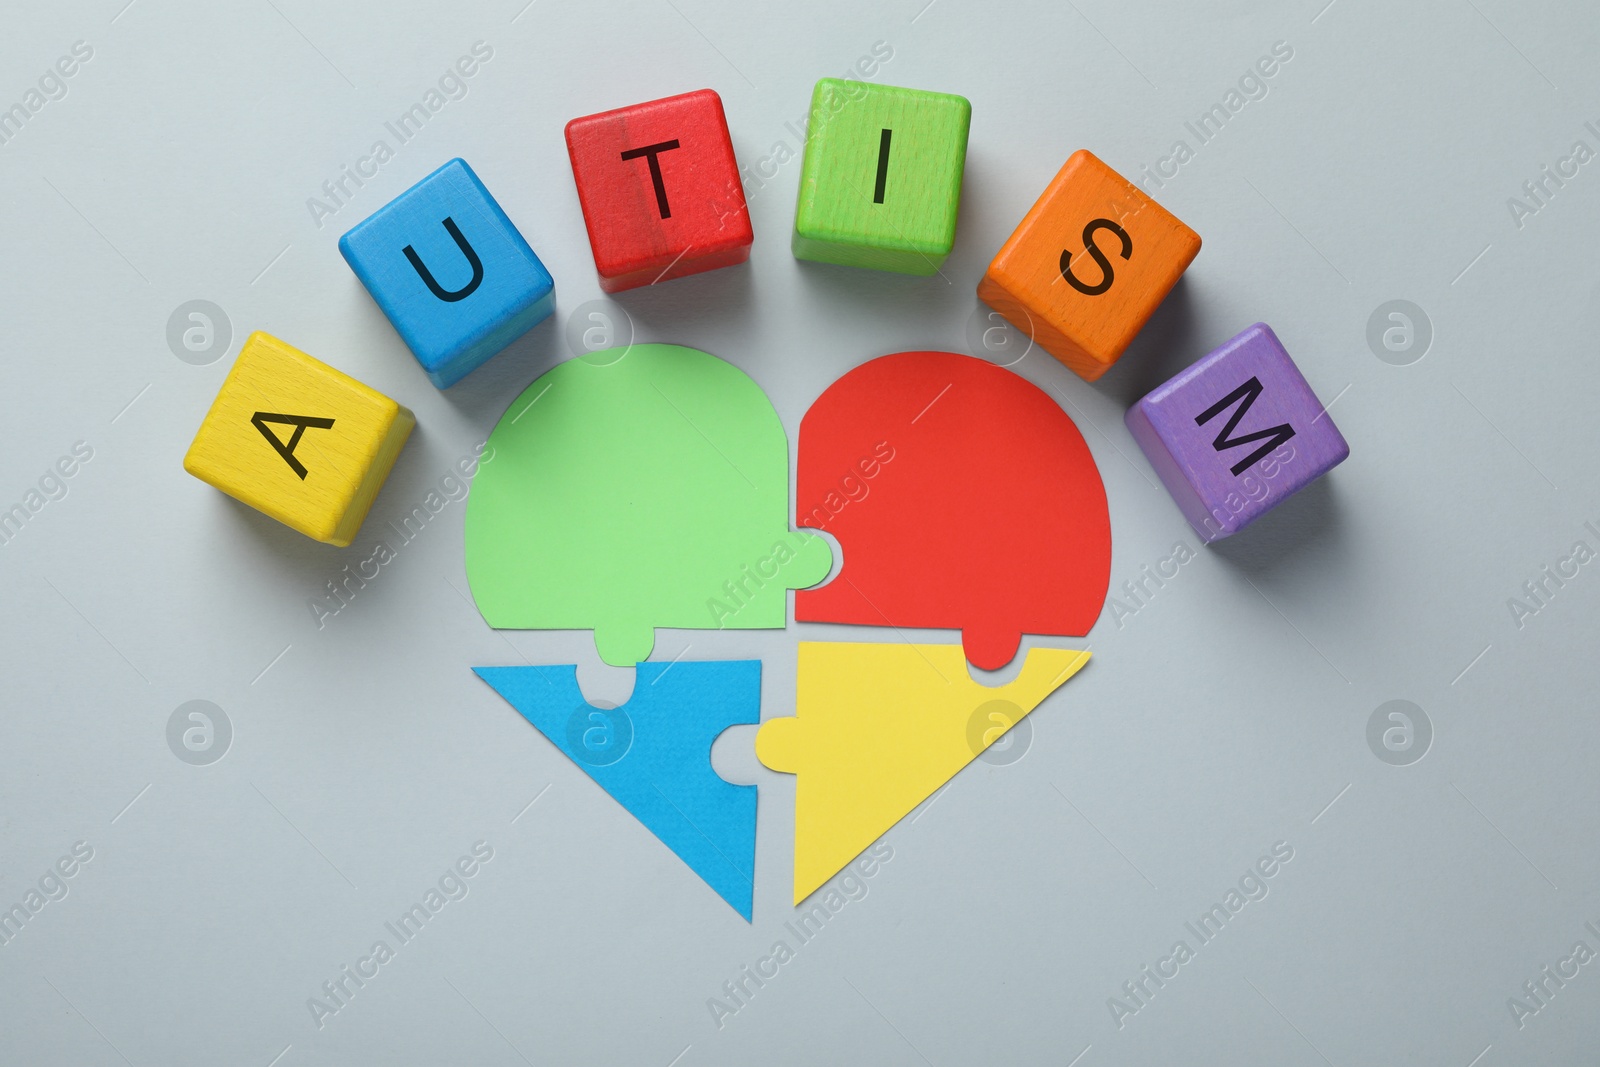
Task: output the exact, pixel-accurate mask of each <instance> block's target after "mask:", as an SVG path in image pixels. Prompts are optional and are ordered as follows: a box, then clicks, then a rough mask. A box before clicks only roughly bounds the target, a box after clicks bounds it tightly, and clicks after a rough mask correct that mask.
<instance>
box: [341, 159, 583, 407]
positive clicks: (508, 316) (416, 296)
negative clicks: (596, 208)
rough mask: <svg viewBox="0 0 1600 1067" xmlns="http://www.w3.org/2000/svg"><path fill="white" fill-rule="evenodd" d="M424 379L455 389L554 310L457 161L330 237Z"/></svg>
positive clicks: (549, 293) (546, 282) (518, 247)
mask: <svg viewBox="0 0 1600 1067" xmlns="http://www.w3.org/2000/svg"><path fill="white" fill-rule="evenodd" d="M339 253H340V254H341V255H343V256H344V258H345V262H346V263H349V264H350V269H351V270H353V271H355V272H356V277H358V278H360V279H361V284H362V285H364V286H366V287H367V292H369V293H371V294H372V299H374V300H376V301H377V302H378V306H379V307H380V308H382V309H383V313H384V314H385V315H387V316H389V321H390V322H391V323H393V324H394V328H395V329H396V330H397V331H399V334H400V337H401V338H402V339H403V340H404V341H405V343H406V345H407V346H408V347H410V349H411V351H412V354H413V355H415V356H416V357H417V362H419V363H421V364H422V369H423V370H425V371H427V372H428V377H429V379H431V380H432V382H433V384H434V385H436V386H438V387H439V388H440V389H444V388H446V387H447V386H451V385H454V384H455V383H456V382H458V381H460V380H461V379H462V378H463V377H465V376H466V374H467V372H468V371H471V370H473V369H475V368H476V367H478V366H480V365H481V364H483V363H484V362H485V361H486V360H488V358H489V357H490V356H492V355H494V354H495V353H496V352H498V351H500V350H501V349H502V348H504V347H506V345H508V344H510V343H511V342H512V341H514V340H516V339H517V338H518V337H520V336H522V335H523V334H524V333H526V332H527V331H528V330H530V329H532V328H533V327H534V326H535V325H537V324H538V323H540V322H542V321H544V320H545V319H546V318H548V317H549V315H550V313H551V312H552V311H553V310H555V282H554V281H552V280H551V278H550V272H549V271H547V270H545V268H544V264H543V263H541V262H539V257H538V256H536V255H534V254H533V249H531V248H529V247H528V242H527V241H525V240H523V239H522V234H520V233H518V232H517V228H516V227H515V226H513V225H512V224H511V220H510V219H508V218H506V213H505V212H504V211H501V210H500V205H499V204H497V203H495V200H494V197H492V196H490V195H489V190H487V189H485V188H484V187H483V183H482V182H480V181H479V180H478V176H477V175H476V174H474V173H472V168H471V167H469V166H467V164H466V161H465V160H461V159H452V160H451V161H450V162H448V163H446V164H445V165H444V166H442V167H440V168H439V169H438V170H436V171H434V172H433V173H432V174H430V175H428V176H427V177H426V178H424V179H422V180H421V181H420V182H418V183H417V184H415V185H413V186H412V187H411V188H409V189H407V190H406V191H405V192H403V193H401V194H400V195H399V196H397V197H395V198H394V199H393V200H392V201H390V202H389V203H388V204H386V205H384V206H383V207H382V208H380V209H379V210H378V212H377V213H376V214H374V215H373V216H372V217H371V218H368V219H366V220H364V221H362V222H361V223H359V224H358V225H357V226H356V227H355V228H354V229H352V230H351V231H350V232H349V233H347V234H345V235H344V236H343V237H341V238H339Z"/></svg>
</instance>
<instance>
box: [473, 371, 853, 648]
mask: <svg viewBox="0 0 1600 1067" xmlns="http://www.w3.org/2000/svg"><path fill="white" fill-rule="evenodd" d="M489 451H490V453H491V454H492V455H493V457H494V458H493V462H487V461H486V462H485V463H484V466H483V469H482V472H481V473H480V474H479V475H478V477H477V480H476V481H475V482H474V483H473V486H472V495H471V496H470V497H468V499H467V514H466V563H467V579H468V581H469V582H470V583H471V586H472V595H473V598H474V599H475V600H476V601H477V604H478V610H479V611H481V612H482V613H483V617H484V619H485V620H487V621H488V623H489V625H491V626H494V627H497V628H501V629H556V630H570V629H577V630H584V629H590V628H592V629H593V630H594V631H595V645H596V647H597V648H598V650H599V652H600V657H601V659H603V660H604V661H605V662H607V663H610V664H613V665H615V666H632V665H633V664H634V663H637V662H640V661H642V660H644V659H646V658H647V657H648V656H649V655H650V649H651V647H652V645H653V644H654V641H655V636H654V633H653V628H654V627H658V626H666V627H678V628H686V629H695V630H706V629H711V630H719V629H781V628H782V627H783V625H784V623H785V621H786V613H787V607H788V605H787V590H789V589H797V588H801V587H803V586H807V585H811V584H814V583H816V582H819V581H821V580H822V579H823V578H824V577H826V576H827V573H828V568H829V565H830V563H831V553H830V551H829V549H828V545H827V542H825V541H824V540H823V539H822V538H819V537H816V536H813V535H812V534H808V533H798V532H793V531H791V530H790V529H789V518H788V516H789V445H788V439H787V438H786V437H785V435H784V432H783V424H782V423H781V422H779V421H778V415H777V412H775V411H774V410H773V409H772V404H771V403H770V402H769V401H768V400H767V397H766V394H765V393H763V392H762V391H761V387H760V386H758V385H756V383H755V382H753V381H751V380H750V378H749V377H748V376H747V375H746V374H745V373H744V372H743V371H741V370H739V369H738V368H737V367H735V366H733V365H732V364H731V363H725V362H724V361H722V360H720V359H718V358H716V357H715V356H711V355H707V354H706V353H704V352H699V351H696V350H695V349H692V348H681V347H678V346H677V345H658V344H638V345H632V346H630V347H628V348H620V349H606V350H604V351H600V352H593V353H590V354H588V355H586V356H583V357H580V358H578V359H574V360H570V361H568V362H566V363H562V364H560V365H558V366H556V367H554V368H552V369H551V370H549V371H547V372H546V373H545V374H544V375H542V376H541V377H540V378H539V379H538V380H536V381H535V382H534V383H533V384H532V385H530V386H529V387H528V388H527V390H526V391H525V392H524V393H523V394H522V395H521V396H519V397H518V398H517V399H516V400H514V401H512V403H511V407H510V408H509V409H507V411H506V414H505V415H504V417H502V418H501V420H500V423H499V425H497V426H496V427H495V429H494V432H493V433H492V434H490V436H489Z"/></svg>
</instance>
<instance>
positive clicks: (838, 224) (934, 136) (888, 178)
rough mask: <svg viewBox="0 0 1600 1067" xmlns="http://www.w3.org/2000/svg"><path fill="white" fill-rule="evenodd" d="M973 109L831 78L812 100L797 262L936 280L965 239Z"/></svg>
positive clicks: (958, 101)
mask: <svg viewBox="0 0 1600 1067" xmlns="http://www.w3.org/2000/svg"><path fill="white" fill-rule="evenodd" d="M971 121H972V105H971V104H970V103H968V102H967V100H966V98H965V97H961V96H953V95H951V94H949V93H931V92H924V91H923V90H920V89H900V88H896V87H894V86H891V85H868V84H867V83H865V82H858V81H843V80H840V79H838V78H823V79H822V80H821V81H819V82H817V87H816V90H815V91H814V92H813V93H812V94H811V117H810V120H809V122H808V124H807V126H806V154H805V162H804V163H803V164H801V168H800V201H799V204H798V205H797V206H796V207H795V214H794V239H793V242H792V246H793V249H794V254H795V258H797V259H810V260H815V261H817V262H819V263H839V264H843V265H844V266H847V267H868V268H871V269H873V270H888V271H896V272H899V273H901V274H920V275H929V274H934V273H936V272H937V271H938V270H939V268H940V267H941V266H943V265H944V261H945V259H946V257H948V256H949V255H950V249H951V247H952V246H954V244H955V239H956V211H957V208H958V207H959V205H960V202H961V176H962V173H963V171H964V169H965V167H966V163H967V128H968V126H969V125H970V124H971Z"/></svg>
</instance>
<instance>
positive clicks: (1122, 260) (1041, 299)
mask: <svg viewBox="0 0 1600 1067" xmlns="http://www.w3.org/2000/svg"><path fill="white" fill-rule="evenodd" d="M1199 251H1200V235H1199V234H1197V233H1195V232H1194V231H1193V230H1191V229H1189V227H1187V226H1185V225H1184V224H1183V223H1181V222H1179V221H1178V220H1177V218H1176V217H1174V216H1173V214H1172V213H1171V212H1170V211H1168V210H1167V209H1166V208H1164V207H1162V206H1161V205H1160V204H1158V203H1156V202H1155V201H1154V200H1151V199H1150V198H1149V197H1148V196H1146V195H1144V193H1142V192H1140V191H1139V189H1138V187H1137V186H1135V185H1134V184H1133V183H1132V182H1130V181H1128V180H1127V179H1126V178H1124V177H1123V176H1122V175H1120V174H1118V173H1117V172H1116V171H1114V170H1112V169H1111V168H1110V167H1108V166H1106V165H1105V164H1104V163H1102V162H1101V161H1100V160H1099V159H1098V158H1096V157H1095V156H1094V154H1093V153H1091V152H1088V151H1086V150H1083V149H1080V150H1078V151H1077V152H1074V153H1073V154H1072V158H1071V159H1068V160H1067V162H1066V165H1065V166H1063V167H1062V168H1061V170H1060V172H1059V173H1057V174H1056V176H1055V178H1054V180H1052V181H1051V182H1050V185H1049V186H1048V187H1047V188H1046V189H1045V191H1044V194H1043V195H1042V196H1040V197H1039V199H1038V201H1037V202H1036V203H1035V204H1034V205H1033V207H1032V208H1031V209H1029V211H1028V214H1027V215H1025V216H1024V217H1023V219H1022V222H1021V224H1019V225H1018V226H1017V228H1016V231H1015V232H1014V233H1012V235H1011V236H1010V238H1008V239H1007V241H1006V243H1005V244H1004V245H1003V246H1001V248H1000V252H999V254H997V255H996V256H995V257H994V262H992V263H990V264H989V269H988V270H987V271H985V272H984V275H983V280H982V281H981V282H979V283H978V298H979V299H980V300H982V301H983V302H984V303H986V304H988V305H989V306H990V307H992V308H994V309H995V310H996V311H998V312H1000V314H1002V315H1004V316H1005V317H1006V318H1007V319H1008V320H1009V321H1010V322H1011V324H1012V325H1013V326H1016V327H1017V328H1018V329H1019V330H1022V331H1023V332H1025V333H1028V334H1029V335H1030V336H1032V337H1033V339H1034V340H1035V341H1037V342H1038V343H1039V345H1040V347H1042V348H1043V349H1044V350H1045V351H1047V352H1049V353H1050V354H1051V355H1053V356H1055V357H1056V358H1057V359H1059V360H1060V361H1061V362H1062V363H1065V364H1066V365H1067V366H1068V367H1070V368H1072V370H1074V371H1076V372H1077V373H1078V374H1079V375H1080V376H1082V377H1083V378H1085V379H1086V380H1088V381H1091V382H1092V381H1094V380H1095V379H1096V378H1098V377H1100V376H1101V375H1102V374H1104V373H1105V372H1106V371H1108V370H1110V369H1111V365H1112V364H1113V363H1115V362H1116V361H1117V360H1118V359H1120V358H1121V357H1122V353H1123V352H1124V351H1125V350H1126V349H1127V347H1128V344H1129V342H1131V341H1132V340H1133V337H1134V335H1135V334H1137V333H1138V332H1139V330H1140V329H1142V328H1143V327H1144V324H1145V323H1146V322H1147V321H1149V319H1150V316H1151V314H1152V313H1154V311H1155V309H1156V306H1157V305H1158V304H1160V303H1161V301H1162V300H1163V299H1165V297H1166V295H1167V293H1168V292H1170V291H1171V289H1172V287H1173V286H1174V285H1176V284H1177V281H1178V278H1179V277H1180V276H1181V275H1182V274H1183V272H1184V270H1185V269H1187V268H1188V266H1189V264H1190V263H1191V262H1192V261H1193V260H1194V257H1195V254H1196V253H1198V252H1199Z"/></svg>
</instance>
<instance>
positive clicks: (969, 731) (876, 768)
mask: <svg viewBox="0 0 1600 1067" xmlns="http://www.w3.org/2000/svg"><path fill="white" fill-rule="evenodd" d="M1088 661H1089V653H1088V652H1075V651H1070V650H1065V649H1048V648H1035V649H1031V650H1029V652H1028V656H1027V659H1026V660H1025V661H1024V663H1023V666H1022V673H1021V674H1019V675H1018V676H1017V679H1016V680H1015V681H1013V682H1011V683H1010V684H1009V685H1003V686H999V687H989V686H984V685H980V684H978V683H977V682H975V681H973V680H972V678H971V676H970V675H969V674H968V673H967V665H966V662H965V660H964V659H963V658H962V654H961V650H960V649H959V648H957V647H955V646H954V645H904V644H834V643H824V642H815V641H803V642H801V644H800V661H799V663H800V666H799V673H798V678H797V680H796V692H795V714H794V716H793V717H789V718H780V719H769V720H767V722H765V723H763V724H762V726H761V730H760V732H759V733H757V734H756V757H757V758H758V759H759V760H760V761H761V762H762V763H763V764H764V765H766V766H767V767H769V768H771V769H772V770H775V771H783V772H786V773H788V774H793V775H795V776H796V779H797V780H796V782H795V797H794V902H795V903H796V904H799V903H800V902H801V901H802V900H804V899H805V898H806V897H808V896H810V895H811V894H812V893H813V892H815V891H816V890H817V888H818V887H819V886H821V885H822V884H823V883H824V882H826V881H827V880H828V879H829V878H832V877H833V876H834V875H835V874H836V873H838V872H839V871H840V870H841V869H843V867H844V865H845V864H847V863H849V862H850V861H851V860H852V859H854V858H855V857H856V856H858V855H859V854H860V853H861V852H862V850H863V849H865V848H866V847H867V846H868V845H870V844H872V843H873V842H874V841H876V840H877V839H878V838H879V837H881V836H882V835H883V834H884V832H885V831H887V830H888V829H889V828H890V827H891V826H893V825H894V824H895V823H897V822H899V821H900V820H901V819H903V818H904V817H905V816H906V815H907V814H908V813H909V812H910V811H911V810H912V809H913V808H915V807H916V806H917V805H918V804H920V803H922V802H923V801H924V800H926V799H927V798H928V797H929V796H931V795H932V794H933V792H934V790H936V789H938V788H939V787H940V786H942V785H944V783H946V782H948V781H949V780H950V779H951V778H953V777H955V775H956V772H958V771H960V770H961V768H963V767H965V766H966V765H967V764H968V763H970V762H972V761H973V760H974V759H976V758H977V757H978V754H979V753H981V752H982V751H983V750H984V749H986V748H988V747H989V746H990V745H992V744H993V743H994V742H995V741H997V740H999V738H1000V737H1001V736H1003V735H1004V733H1005V729H1002V728H1001V727H1000V724H1001V723H1004V724H1005V728H1007V729H1008V728H1009V727H1011V726H1014V725H1016V723H1017V722H1018V721H1020V720H1021V719H1022V717H1023V716H1024V715H1027V714H1028V713H1029V712H1031V711H1032V710H1033V709H1034V708H1035V707H1037V706H1038V705H1039V703H1040V701H1042V700H1044V698H1045V697H1047V696H1049V695H1050V694H1051V693H1052V692H1054V691H1055V690H1056V689H1057V688H1058V687H1059V686H1060V685H1061V684H1062V683H1063V682H1065V681H1066V680H1067V679H1068V678H1070V677H1072V676H1073V675H1074V674H1076V673H1077V672H1078V671H1079V670H1080V669H1081V668H1082V667H1083V665H1084V664H1085V663H1087V662H1088Z"/></svg>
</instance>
